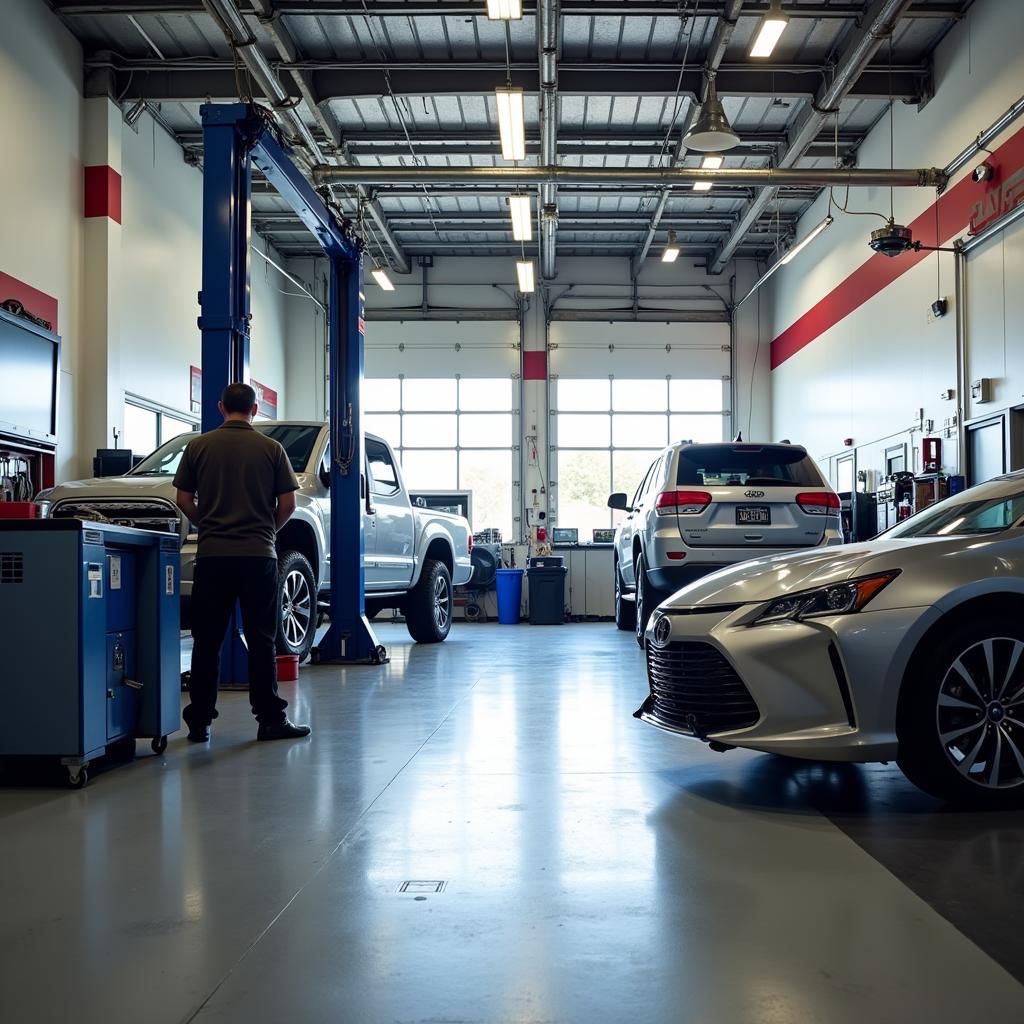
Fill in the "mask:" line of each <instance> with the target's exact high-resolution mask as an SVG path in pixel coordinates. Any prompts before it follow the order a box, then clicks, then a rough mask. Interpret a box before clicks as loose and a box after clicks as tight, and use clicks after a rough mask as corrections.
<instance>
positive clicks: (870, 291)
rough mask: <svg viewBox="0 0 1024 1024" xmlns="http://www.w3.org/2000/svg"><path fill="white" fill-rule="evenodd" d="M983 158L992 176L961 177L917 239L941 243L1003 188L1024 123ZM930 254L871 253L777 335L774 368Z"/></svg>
mask: <svg viewBox="0 0 1024 1024" xmlns="http://www.w3.org/2000/svg"><path fill="white" fill-rule="evenodd" d="M982 158H984V160H985V162H986V163H989V164H991V165H992V166H993V168H994V169H995V173H994V175H993V176H992V179H991V180H990V181H987V182H982V183H978V182H976V181H974V180H973V179H972V178H971V176H970V175H967V177H965V178H961V180H960V181H958V182H957V183H956V184H955V185H954V186H953V187H952V188H950V189H949V190H948V191H947V192H944V193H943V194H942V195H941V196H940V197H939V199H938V201H937V202H936V203H932V205H931V206H929V207H928V209H927V210H925V211H924V213H922V214H921V216H920V217H918V218H917V219H916V220H914V221H912V222H911V223H910V224H908V225H907V226H908V227H909V228H910V230H911V231H912V232H913V238H914V240H915V241H920V242H922V243H923V244H924V245H941V244H942V243H943V242H947V241H949V239H951V238H953V237H955V236H957V235H960V234H961V233H962V232H963V231H964V229H965V228H966V227H967V225H968V223H969V222H970V219H971V213H972V212H973V210H974V207H975V204H976V203H978V202H979V201H980V200H981V199H982V198H983V197H984V196H985V195H986V194H987V193H990V192H993V191H998V190H999V189H1000V188H1001V187H1002V183H1003V180H1004V177H1005V176H1006V175H1009V174H1011V173H1012V172H1014V171H1016V170H1018V169H1019V168H1020V167H1021V166H1024V128H1022V129H1021V130H1020V131H1019V132H1017V133H1016V134H1015V135H1013V136H1011V137H1010V138H1009V139H1007V141H1006V142H1004V143H1003V145H1001V146H1000V147H999V148H998V149H997V150H996V151H995V152H994V153H992V154H991V155H988V154H979V155H978V163H981V161H982ZM936 207H937V208H938V231H937V232H936V230H935V228H936ZM936 235H937V236H938V239H939V241H938V242H937V241H936ZM864 247H865V248H867V231H865V234H864ZM930 255H931V253H927V252H908V253H904V254H903V255H901V256H881V255H877V254H876V255H874V256H872V257H871V258H870V259H869V260H868V261H867V262H866V263H863V264H862V265H861V266H859V267H858V268H857V269H856V270H855V271H854V272H853V273H852V274H850V276H849V277H847V278H846V280H845V281H843V282H842V283H841V284H839V285H837V286H836V287H835V288H833V289H832V291H830V292H829V293H828V295H826V296H825V297H824V298H823V299H821V300H820V301H819V302H817V303H815V304H814V305H813V306H812V307H811V308H810V309H809V310H808V311H807V312H806V313H804V315H803V316H801V317H800V318H799V319H798V320H796V321H795V322H794V323H793V324H791V325H790V326H789V327H787V328H786V329H785V330H784V331H783V332H782V333H781V334H780V335H779V336H778V337H777V338H775V340H774V341H772V344H771V367H772V369H773V370H774V369H775V368H776V367H778V366H781V365H782V364H783V363H784V362H785V361H786V360H787V359H789V358H790V357H791V356H794V355H796V353H797V352H799V351H800V350H801V349H802V348H806V347H807V346H808V345H810V344H811V342H812V341H814V340H816V339H817V338H820V337H821V335H822V334H824V333H825V332H826V331H828V330H830V329H831V328H833V327H835V325H836V324H838V323H839V322H840V321H841V320H843V319H844V318H845V317H847V316H849V315H850V314H851V313H852V312H853V311H854V310H855V309H858V308H859V307H860V306H863V305H864V303H865V302H867V301H868V300H869V299H872V298H874V296H876V295H877V294H878V293H879V292H880V291H881V290H882V289H883V288H885V287H887V286H888V285H890V284H892V283H893V281H895V280H897V279H898V278H900V277H902V276H903V275H904V274H905V273H906V272H907V271H908V270H912V269H913V268H914V267H916V266H917V264H918V263H920V262H921V260H923V259H926V258H927V257H928V256H930Z"/></svg>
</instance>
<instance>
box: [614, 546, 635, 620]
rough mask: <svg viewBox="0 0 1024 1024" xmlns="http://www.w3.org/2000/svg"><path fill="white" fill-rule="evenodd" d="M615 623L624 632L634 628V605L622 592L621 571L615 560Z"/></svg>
mask: <svg viewBox="0 0 1024 1024" xmlns="http://www.w3.org/2000/svg"><path fill="white" fill-rule="evenodd" d="M614 571H615V625H616V626H617V627H618V628H619V629H621V630H622V631H623V632H624V633H628V632H630V631H631V630H634V629H636V605H635V604H634V603H633V602H632V601H627V600H626V599H625V598H624V597H623V594H622V589H623V587H622V571H621V570H620V569H619V562H618V559H616V560H615V570H614Z"/></svg>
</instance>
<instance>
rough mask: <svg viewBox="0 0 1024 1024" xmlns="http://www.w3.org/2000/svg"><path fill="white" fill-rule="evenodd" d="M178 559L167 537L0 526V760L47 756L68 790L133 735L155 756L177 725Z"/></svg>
mask: <svg viewBox="0 0 1024 1024" xmlns="http://www.w3.org/2000/svg"><path fill="white" fill-rule="evenodd" d="M179 562H180V557H179V554H178V538H177V537H176V536H172V535H168V534H159V533H153V532H150V531H146V530H135V529H128V528H126V527H123V526H114V525H111V524H107V523H92V522H82V521H80V520H77V519H34V520H33V519H25V520H6V521H4V520H0V623H2V627H0V628H2V632H3V635H4V637H5V638H6V639H7V642H6V643H5V644H4V651H5V653H4V657H5V671H4V674H3V680H2V684H0V685H2V686H3V687H4V689H5V690H6V691H7V693H6V697H7V699H6V701H5V707H6V709H7V710H6V712H5V714H4V715H2V716H0V757H43V758H56V759H59V761H60V763H61V764H63V765H64V766H65V767H66V768H67V770H68V779H69V781H70V784H71V786H72V787H74V788H76V789H77V788H81V787H82V786H84V785H85V784H86V783H87V782H88V779H89V775H88V771H87V769H88V766H89V763H90V762H91V761H93V760H95V759H96V758H97V757H100V756H101V755H103V754H105V753H112V754H113V753H124V752H126V751H127V752H129V753H134V748H135V740H136V739H138V738H145V739H151V740H152V744H151V745H152V748H153V751H154V752H155V753H158V754H161V753H163V751H164V750H165V749H166V747H167V737H168V735H170V734H171V733H173V732H176V731H177V729H178V728H179V726H180V722H181V709H180V695H179V672H180V658H181V655H180V637H179V605H178V602H179V599H180V588H179V580H180V570H179Z"/></svg>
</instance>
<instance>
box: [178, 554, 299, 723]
mask: <svg viewBox="0 0 1024 1024" xmlns="http://www.w3.org/2000/svg"><path fill="white" fill-rule="evenodd" d="M278 600H279V598H278V586H277V560H276V559H274V558H248V557H245V558H225V557H215V558H199V559H197V560H196V563H195V569H194V571H193V575H192V608H191V614H192V678H191V681H190V682H189V693H190V694H191V697H192V703H191V704H190V705H189V706H188V707H187V708H185V711H184V718H185V721H186V722H187V723H188V724H189V725H190V726H192V725H208V724H209V723H210V722H211V721H212V720H213V719H214V718H216V717H217V678H218V676H219V674H220V649H221V645H222V644H223V643H224V636H225V634H226V633H227V629H228V623H229V622H230V621H231V615H232V613H233V612H234V610H235V602H236V601H237V602H238V603H239V605H241V608H242V628H243V631H244V633H245V643H246V646H247V647H248V649H249V703H250V704H251V705H252V713H253V714H254V715H255V716H256V718H257V720H258V721H259V722H260V723H266V724H268V725H276V724H277V723H279V722H283V721H284V718H285V714H284V709H285V708H286V707H288V702H287V701H286V700H282V699H281V698H280V697H279V696H278V695H277V649H276V639H277V623H278V619H279V617H280V614H281V611H280V608H279V605H278Z"/></svg>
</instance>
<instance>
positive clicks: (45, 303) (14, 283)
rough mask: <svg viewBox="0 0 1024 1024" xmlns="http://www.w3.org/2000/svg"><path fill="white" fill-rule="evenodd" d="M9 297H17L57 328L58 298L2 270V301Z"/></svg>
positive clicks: (34, 314) (29, 308)
mask: <svg viewBox="0 0 1024 1024" xmlns="http://www.w3.org/2000/svg"><path fill="white" fill-rule="evenodd" d="M7 299H17V301H18V302H20V303H21V304H22V305H23V306H24V307H25V308H26V309H27V310H28V311H29V312H30V313H31V314H32V315H33V316H37V317H39V318H40V319H41V320H47V321H49V323H50V325H51V327H52V328H53V330H54V331H56V330H57V300H56V299H55V298H54V297H53V296H52V295H47V294H46V292H41V291H40V290H39V289H38V288H33V287H32V285H30V284H25V282H24V281H19V280H18V279H17V278H16V277H11V275H10V274H5V273H4V272H3V271H2V270H0V302H4V301H6V300H7Z"/></svg>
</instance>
